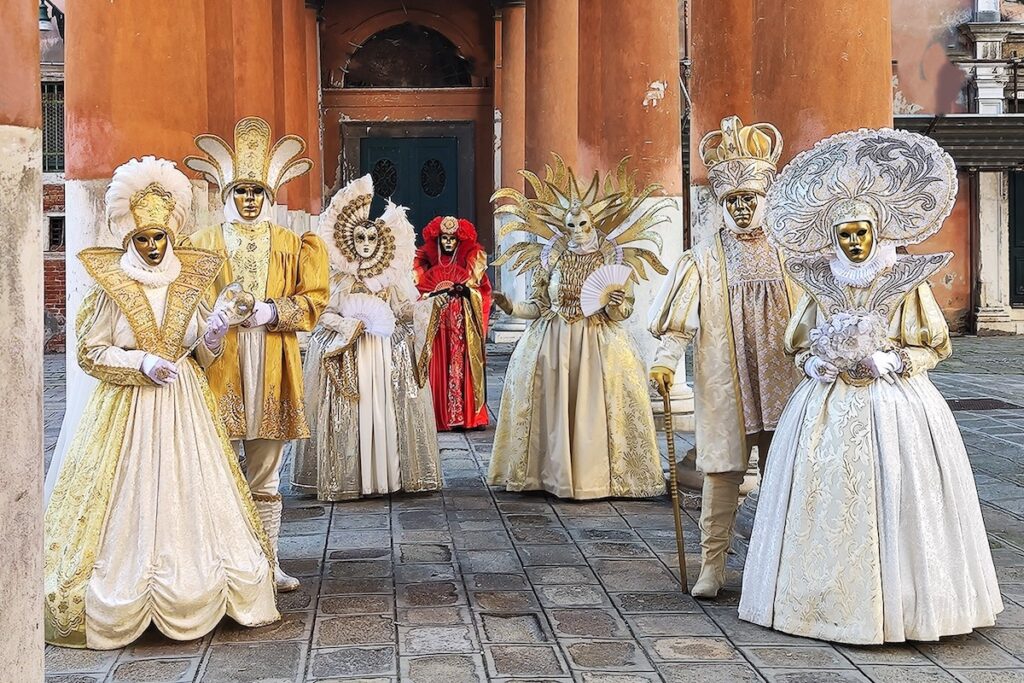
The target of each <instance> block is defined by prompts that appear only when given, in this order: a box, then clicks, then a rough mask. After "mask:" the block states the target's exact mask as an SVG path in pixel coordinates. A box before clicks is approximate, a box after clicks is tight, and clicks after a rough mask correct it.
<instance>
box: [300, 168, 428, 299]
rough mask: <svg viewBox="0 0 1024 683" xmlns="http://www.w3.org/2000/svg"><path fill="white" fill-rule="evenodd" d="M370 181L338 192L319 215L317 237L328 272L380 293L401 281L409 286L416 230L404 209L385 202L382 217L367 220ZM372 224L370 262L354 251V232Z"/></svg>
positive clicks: (363, 180)
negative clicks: (326, 258)
mask: <svg viewBox="0 0 1024 683" xmlns="http://www.w3.org/2000/svg"><path fill="white" fill-rule="evenodd" d="M372 201H373V179H372V177H371V176H370V175H369V174H367V175H364V176H363V177H361V178H358V179H356V180H354V181H352V182H351V183H349V184H348V185H346V186H345V187H343V188H341V190H340V191H338V193H337V194H335V195H334V197H333V198H332V199H331V202H330V204H329V205H328V206H327V208H326V209H325V210H324V212H323V213H322V214H320V223H319V225H318V227H317V234H318V235H319V236H320V238H321V239H323V241H324V243H325V244H326V245H327V255H328V256H329V258H330V261H331V266H332V268H333V269H334V270H335V271H337V272H339V273H344V274H348V275H353V276H355V277H357V278H358V279H359V280H361V281H362V282H364V283H365V284H366V285H367V286H368V287H369V288H370V289H371V290H373V291H380V290H382V289H384V288H386V287H387V286H388V285H390V284H391V283H394V282H402V281H403V278H404V279H405V280H408V282H410V283H411V282H412V280H411V275H410V273H412V264H413V258H414V257H415V255H416V230H415V229H414V228H413V226H412V223H410V222H409V220H408V219H407V218H406V215H405V214H406V211H407V209H406V208H405V207H403V206H397V205H395V204H393V203H392V202H388V203H387V206H386V207H385V209H384V213H383V214H381V216H380V217H379V218H377V219H374V220H370V203H371V202H372ZM365 223H373V224H374V225H376V226H377V230H378V234H379V237H378V239H379V246H378V247H377V252H376V253H375V254H374V255H373V256H372V257H370V258H363V257H361V256H360V255H359V253H358V252H357V251H356V248H355V235H354V233H355V229H356V227H358V226H359V225H362V224H365Z"/></svg>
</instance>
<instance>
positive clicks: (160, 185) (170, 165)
mask: <svg viewBox="0 0 1024 683" xmlns="http://www.w3.org/2000/svg"><path fill="white" fill-rule="evenodd" d="M106 204H107V221H108V223H109V225H110V230H111V231H112V232H113V233H114V234H115V235H118V236H120V237H121V244H122V246H123V247H124V248H127V247H128V242H129V241H130V240H131V238H132V236H134V235H135V233H137V232H139V231H141V230H145V229H147V228H161V229H163V230H165V231H167V232H168V233H169V235H170V238H171V241H172V242H174V241H175V238H176V235H177V232H178V230H179V229H181V227H182V226H184V225H185V221H186V220H187V218H188V215H189V211H191V209H192V183H190V182H189V180H188V178H186V177H185V174H184V173H182V172H181V171H179V170H178V169H177V167H176V166H175V165H174V162H173V161H168V160H167V159H158V158H157V157H154V156H144V157H142V158H141V159H132V160H131V161H129V162H127V163H125V164H121V165H120V166H118V167H117V168H116V169H115V170H114V176H113V178H112V179H111V181H110V185H109V186H108V187H107V194H106Z"/></svg>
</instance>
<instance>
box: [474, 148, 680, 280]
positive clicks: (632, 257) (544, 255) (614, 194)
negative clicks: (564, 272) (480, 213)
mask: <svg viewBox="0 0 1024 683" xmlns="http://www.w3.org/2000/svg"><path fill="white" fill-rule="evenodd" d="M552 156H553V157H554V165H553V166H545V176H544V180H541V179H540V177H538V176H537V175H536V174H534V173H531V172H530V171H525V170H524V171H520V172H519V173H520V175H522V176H523V177H524V178H526V180H527V181H528V182H529V183H530V185H531V187H532V188H533V191H534V194H535V195H536V196H535V197H534V198H533V199H530V198H528V197H527V196H526V195H524V194H523V193H522V192H520V191H519V190H516V189H513V188H503V189H500V190H498V191H497V192H495V193H494V196H492V197H491V201H492V202H493V201H496V200H499V199H509V200H511V201H512V202H513V203H511V204H505V205H502V206H499V207H498V208H497V209H495V211H494V213H495V214H509V215H510V216H512V218H513V220H512V221H511V222H509V223H507V224H505V225H504V226H502V228H501V230H500V231H499V233H498V239H499V240H500V239H504V238H505V237H507V236H508V235H509V234H510V233H512V232H517V231H518V232H525V233H529V234H531V235H535V236H536V237H537V238H538V241H537V242H525V241H524V242H517V243H516V244H513V245H512V246H511V247H509V248H508V249H506V250H505V251H504V253H502V254H501V255H500V256H499V257H498V258H497V259H496V260H495V261H494V265H495V266H500V265H503V264H505V263H511V264H512V268H513V269H514V270H515V271H516V272H519V273H523V272H526V271H528V270H532V269H534V268H537V267H541V268H544V269H549V268H550V267H551V265H552V264H553V263H555V262H556V261H557V259H558V258H559V257H560V256H561V255H562V253H563V252H565V250H566V249H568V248H569V241H570V238H571V234H570V231H569V229H568V228H567V225H566V224H567V222H571V221H567V216H577V215H579V214H580V213H582V212H583V211H586V212H587V214H589V216H590V218H591V220H592V221H593V225H594V230H595V232H596V233H597V238H598V249H599V250H600V251H601V252H602V253H603V254H604V256H605V263H607V264H626V265H628V266H630V267H631V268H632V269H633V277H634V278H638V279H645V280H646V279H647V271H646V268H645V265H644V264H647V265H649V266H650V267H651V268H652V269H653V270H654V271H655V272H657V273H660V274H662V275H664V274H665V273H667V272H668V270H667V269H666V268H665V266H664V265H663V264H662V263H661V261H660V260H659V258H658V254H659V253H660V252H661V248H662V239H661V235H659V234H658V233H657V232H656V231H655V230H653V228H654V227H655V226H657V225H660V224H661V223H664V222H666V221H668V220H669V219H668V217H667V216H665V215H664V214H663V213H662V210H663V209H665V208H666V206H667V205H668V202H669V200H667V199H665V200H662V201H655V202H651V203H650V205H649V206H647V207H646V209H645V210H643V211H642V212H641V211H638V210H639V209H640V208H641V207H642V205H643V204H644V203H645V202H646V201H647V199H649V198H650V197H651V196H652V195H653V194H654V193H655V192H657V191H658V190H660V189H661V187H660V186H659V185H649V186H647V187H645V188H643V189H642V190H640V191H639V192H638V191H637V188H636V182H635V179H634V177H633V175H632V174H630V173H629V171H628V167H627V164H628V162H629V157H626V158H625V159H623V160H622V161H621V162H619V166H618V168H617V169H616V171H615V172H614V173H609V174H608V175H607V176H606V177H605V178H604V183H603V185H604V188H603V191H602V182H601V177H600V174H599V173H597V172H595V173H594V178H593V180H591V182H590V186H589V187H587V189H586V190H582V189H581V188H580V185H579V183H578V182H577V180H576V176H575V174H574V173H573V171H572V169H571V168H569V167H567V166H566V165H565V162H564V161H562V158H561V157H560V156H558V155H557V154H553V155H552ZM634 214H638V215H634ZM645 241H646V242H651V243H653V244H654V245H655V246H656V247H657V251H652V250H650V249H645V248H642V247H639V246H635V245H636V244H637V243H638V242H645Z"/></svg>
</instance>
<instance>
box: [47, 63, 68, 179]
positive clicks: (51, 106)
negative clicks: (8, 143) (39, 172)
mask: <svg viewBox="0 0 1024 683" xmlns="http://www.w3.org/2000/svg"><path fill="white" fill-rule="evenodd" d="M43 170H44V171H47V172H51V173H53V172H59V171H63V170H64V83H63V82H62V81H49V82H46V83H43Z"/></svg>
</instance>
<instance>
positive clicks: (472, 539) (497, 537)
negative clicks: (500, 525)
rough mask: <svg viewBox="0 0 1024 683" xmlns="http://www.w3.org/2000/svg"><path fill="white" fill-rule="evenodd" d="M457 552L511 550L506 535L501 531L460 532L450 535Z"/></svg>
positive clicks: (510, 542)
mask: <svg viewBox="0 0 1024 683" xmlns="http://www.w3.org/2000/svg"><path fill="white" fill-rule="evenodd" d="M452 541H453V542H454V543H455V547H456V549H458V550H505V549H510V548H512V541H511V539H509V537H508V534H506V533H504V532H502V531H486V530H485V531H469V530H460V531H459V532H457V533H454V534H452Z"/></svg>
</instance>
